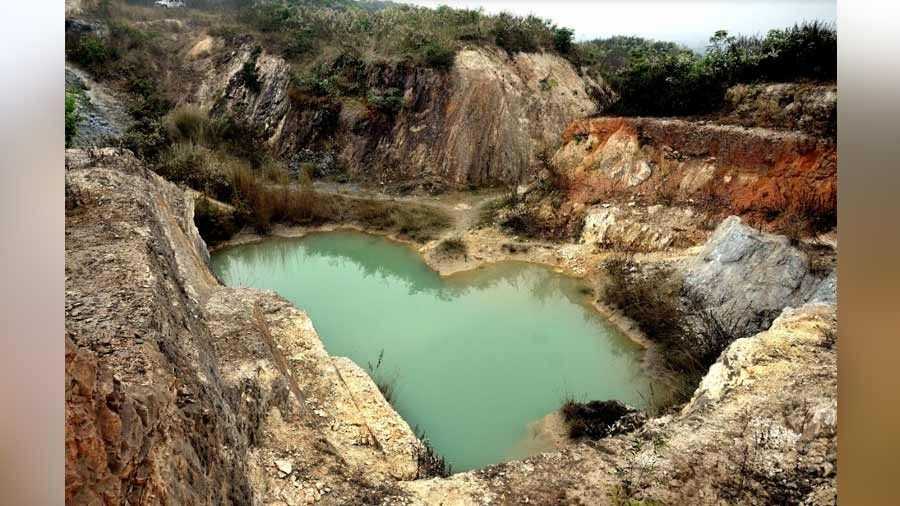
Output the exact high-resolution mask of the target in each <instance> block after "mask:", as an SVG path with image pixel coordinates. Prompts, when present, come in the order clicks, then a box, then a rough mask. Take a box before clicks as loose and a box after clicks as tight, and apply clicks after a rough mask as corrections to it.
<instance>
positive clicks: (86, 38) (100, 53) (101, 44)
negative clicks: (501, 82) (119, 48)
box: [67, 33, 115, 70]
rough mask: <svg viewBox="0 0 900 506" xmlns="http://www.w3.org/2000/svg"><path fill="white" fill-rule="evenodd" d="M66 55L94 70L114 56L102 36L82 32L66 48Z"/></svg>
mask: <svg viewBox="0 0 900 506" xmlns="http://www.w3.org/2000/svg"><path fill="white" fill-rule="evenodd" d="M67 56H68V57H69V59H70V60H71V61H74V62H75V63H78V64H79V65H82V66H84V67H85V68H88V69H91V70H94V69H100V68H101V67H102V66H103V65H105V64H106V63H107V62H109V61H110V60H111V59H113V57H114V56H115V52H114V51H113V50H112V49H111V48H110V47H109V46H107V44H106V41H104V40H103V39H102V38H100V37H98V36H97V35H94V34H90V33H88V34H83V35H81V36H80V37H79V38H77V39H76V40H75V41H74V44H73V45H72V47H71V48H68V51H67Z"/></svg>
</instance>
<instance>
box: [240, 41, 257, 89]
mask: <svg viewBox="0 0 900 506" xmlns="http://www.w3.org/2000/svg"><path fill="white" fill-rule="evenodd" d="M261 53H262V48H260V47H259V46H256V47H255V48H253V51H252V52H251V53H250V58H248V59H247V61H245V62H244V65H243V66H242V67H241V78H242V79H243V80H244V86H246V87H247V89H248V90H250V91H252V92H253V93H259V91H260V89H262V83H261V82H260V80H259V71H258V70H257V68H256V61H257V60H258V59H259V55H260V54H261Z"/></svg>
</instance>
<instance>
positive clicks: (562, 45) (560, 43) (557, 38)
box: [553, 28, 575, 54]
mask: <svg viewBox="0 0 900 506" xmlns="http://www.w3.org/2000/svg"><path fill="white" fill-rule="evenodd" d="M574 35H575V32H573V31H572V30H571V29H569V28H554V30H553V47H555V48H556V50H557V51H559V52H560V53H562V54H568V53H569V52H570V51H572V47H573V44H572V37H573V36H574Z"/></svg>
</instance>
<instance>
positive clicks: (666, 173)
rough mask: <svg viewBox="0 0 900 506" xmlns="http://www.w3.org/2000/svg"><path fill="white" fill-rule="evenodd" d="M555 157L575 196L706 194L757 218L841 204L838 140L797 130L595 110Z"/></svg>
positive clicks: (702, 197) (700, 197) (720, 205)
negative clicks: (795, 205)
mask: <svg viewBox="0 0 900 506" xmlns="http://www.w3.org/2000/svg"><path fill="white" fill-rule="evenodd" d="M552 162H553V164H554V165H555V166H556V168H557V170H558V172H559V174H560V177H561V178H562V180H563V182H564V185H565V186H566V187H567V188H568V191H569V196H570V198H571V199H572V200H574V201H576V202H585V203H589V202H595V201H597V200H603V199H605V198H616V197H617V196H624V197H626V198H632V199H633V198H638V199H640V198H645V199H647V200H651V201H660V200H669V201H672V200H680V201H695V202H698V203H701V202H704V201H706V202H707V204H708V205H709V206H710V207H711V208H714V209H715V210H716V211H719V210H722V211H725V212H728V213H730V214H738V215H742V216H747V217H750V218H752V219H753V220H754V221H756V222H766V221H768V220H769V218H770V216H771V215H772V214H773V213H774V214H776V215H778V213H780V212H781V211H784V210H785V209H786V208H787V207H788V205H789V204H790V203H791V202H801V201H802V202H807V203H810V204H811V205H817V206H818V205H821V206H824V207H828V206H832V207H833V206H836V197H837V147H836V145H835V144H834V143H833V142H831V141H829V140H828V139H823V138H819V137H813V136H809V135H805V134H802V133H796V132H780V131H774V130H767V129H763V128H745V127H739V126H731V125H721V124H715V123H709V122H694V121H685V120H676V119H657V118H619V117H598V118H590V119H584V120H579V121H576V122H574V123H573V124H572V125H570V126H569V128H568V129H567V130H566V132H565V134H564V136H563V146H562V147H561V148H560V149H559V150H558V151H557V152H556V154H555V155H554V157H553V159H552Z"/></svg>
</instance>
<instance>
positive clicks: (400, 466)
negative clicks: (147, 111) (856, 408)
mask: <svg viewBox="0 0 900 506" xmlns="http://www.w3.org/2000/svg"><path fill="white" fill-rule="evenodd" d="M66 158H67V171H66V209H67V211H66V337H65V339H66V449H67V451H66V458H67V462H66V494H67V495H66V498H67V501H68V502H71V503H79V504H80V503H91V502H98V501H103V502H108V503H121V502H124V501H128V502H130V503H140V504H145V503H191V502H194V503H238V504H250V503H270V502H282V503H287V504H307V503H313V502H317V501H318V502H323V503H333V504H346V503H382V502H386V503H398V502H403V503H413V504H433V503H435V502H439V501H443V502H449V503H462V504H484V503H488V502H492V503H496V502H498V501H499V502H505V503H517V504H521V503H525V502H536V503H558V502H563V503H566V502H578V501H581V502H584V503H589V504H614V503H620V502H621V501H623V500H625V499H641V500H656V501H663V502H667V503H668V502H685V501H686V502H692V503H703V504H707V503H721V502H729V503H758V504H764V503H765V504H770V503H784V502H790V503H799V502H805V503H808V504H830V503H833V501H834V496H835V466H836V446H835V430H836V425H835V423H836V422H835V411H836V378H837V374H836V372H837V369H836V350H835V346H836V337H835V330H834V329H835V321H834V318H835V308H834V305H833V304H820V303H816V304H808V305H806V306H804V307H802V308H800V309H797V310H792V309H786V310H785V311H784V313H783V314H782V315H781V316H780V317H779V318H778V319H777V320H776V321H775V322H774V323H773V325H772V327H771V328H770V329H769V330H767V331H764V332H762V333H760V334H758V335H756V336H753V337H750V338H745V339H741V340H738V341H736V342H735V343H733V344H732V345H731V346H729V347H728V348H727V350H726V351H725V353H724V354H723V355H722V357H720V359H719V361H718V362H717V363H716V364H715V365H714V366H713V367H712V369H711V370H710V372H709V374H707V375H706V377H705V379H704V380H703V383H702V384H701V386H700V388H699V389H698V390H697V392H696V393H695V394H694V398H693V399H692V400H691V402H690V403H688V404H687V405H686V406H685V407H684V408H683V409H682V410H681V411H680V412H678V413H676V414H672V415H668V416H664V417H661V418H656V419H652V420H650V421H649V422H648V423H647V424H646V425H645V426H644V427H642V428H640V429H639V430H638V431H637V432H634V433H631V434H625V435H619V436H615V437H611V438H607V439H604V440H601V441H599V442H596V443H572V444H570V445H568V446H566V447H565V448H564V449H562V450H559V451H554V452H549V453H545V454H542V455H539V456H536V457H532V458H529V459H526V460H523V461H516V462H511V463H507V464H499V465H495V466H491V467H488V468H486V469H484V470H478V471H472V472H467V473H463V474H459V475H455V476H453V477H451V478H448V479H431V480H414V478H416V476H417V464H416V462H417V455H418V454H419V452H420V451H421V446H420V444H419V443H418V441H417V440H416V439H415V437H414V436H413V434H412V433H411V431H410V430H409V427H408V426H407V425H406V423H405V422H404V421H403V420H402V419H400V418H399V417H398V416H397V415H396V413H395V412H394V411H393V410H392V409H391V408H390V406H389V405H388V404H387V403H386V402H385V400H384V398H383V397H382V396H381V395H380V394H379V393H378V391H377V388H376V387H375V385H374V384H373V383H372V381H371V380H370V379H369V378H368V376H367V375H366V374H365V373H364V372H363V371H361V370H359V368H358V367H356V366H354V365H353V364H352V363H350V362H349V361H346V360H343V359H336V358H333V357H330V356H328V354H327V353H326V352H325V350H324V348H323V347H322V344H321V342H320V341H319V338H318V336H317V335H316V332H315V329H314V328H313V326H312V322H310V320H309V318H307V317H306V315H305V314H304V313H302V312H301V311H299V310H298V309H296V308H294V307H292V306H290V304H288V303H287V302H286V301H284V300H283V299H281V298H280V297H278V296H277V295H275V294H273V293H269V292H260V291H257V290H252V289H243V288H227V287H223V286H221V285H219V284H218V282H217V281H216V280H215V279H214V278H213V276H212V274H211V273H210V272H209V270H208V269H207V267H206V264H205V261H206V249H205V246H204V244H203V242H202V241H201V240H200V239H199V237H198V236H197V233H196V229H195V228H194V226H193V224H192V222H191V218H192V214H193V204H192V198H191V197H190V196H188V195H185V194H184V193H183V192H182V191H181V190H180V189H178V188H176V187H175V186H174V185H172V184H170V183H167V182H165V181H163V180H162V179H161V178H159V177H158V176H156V175H154V174H152V173H151V172H149V171H148V170H146V169H145V168H143V167H142V166H141V165H140V164H139V163H138V162H136V161H135V160H134V158H133V157H132V156H131V155H130V154H128V153H127V152H126V153H120V152H115V151H112V150H104V151H99V152H87V151H79V150H70V151H67V157H66ZM723 227H724V228H723V230H725V229H728V230H731V229H734V230H736V231H738V232H741V231H743V229H741V228H739V227H738V228H735V226H734V224H732V225H728V224H726V225H723ZM733 236H734V234H727V233H724V232H723V233H721V234H717V237H719V240H718V241H716V242H715V243H713V244H711V245H710V248H713V249H715V248H717V247H724V246H716V245H719V244H720V243H727V244H733V243H735V242H737V243H744V242H746V241H743V240H740V239H734V238H733ZM760 244H761V246H759V248H762V250H764V251H761V252H759V253H754V254H747V255H744V257H747V258H749V259H751V260H752V261H753V262H756V261H757V260H759V259H760V258H763V257H764V258H770V259H774V260H773V261H777V258H780V257H779V255H782V254H785V255H791V254H792V253H791V252H790V251H782V249H778V247H777V246H778V245H777V244H776V245H775V246H776V247H775V249H770V248H769V245H768V243H760ZM759 248H757V249H759ZM772 251H774V252H775V253H772V254H768V253H766V252H770V253H771V252H772ZM779 251H780V252H782V253H778V252H779ZM763 253H765V254H763ZM776 253H777V254H776ZM761 255H762V256H761ZM742 258H743V257H742ZM709 261H710V260H707V259H705V258H704V259H700V258H698V260H696V263H697V264H698V265H697V266H696V267H697V271H698V272H701V273H707V271H708V270H709V269H715V266H705V265H706V264H707V263H708V262H709ZM713 261H715V259H713ZM740 265H744V263H741V264H740ZM747 265H749V266H751V267H752V265H755V264H747ZM726 267H727V266H726ZM728 268H729V269H731V271H729V272H731V273H732V274H734V273H733V271H734V269H735V266H732V267H728ZM736 275H739V274H736ZM801 284H802V283H801ZM804 286H805V285H804ZM832 286H833V283H832ZM808 291H809V290H806V289H805V288H804V289H803V295H804V297H805V296H806V295H808V294H807V292H808ZM712 295H714V294H712ZM776 296H777V294H776ZM781 299H784V298H783V297H781ZM781 299H780V300H781ZM785 300H786V299H785ZM792 300H793V299H792ZM797 300H798V301H799V300H801V299H797ZM828 300H833V298H831V299H828ZM781 302H783V304H786V303H788V302H789V301H788V302H784V300H781ZM751 304H756V302H753V301H751ZM783 304H782V305H783ZM779 307H781V306H779ZM763 309H764V310H768V309H770V308H768V307H765V308H763Z"/></svg>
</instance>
